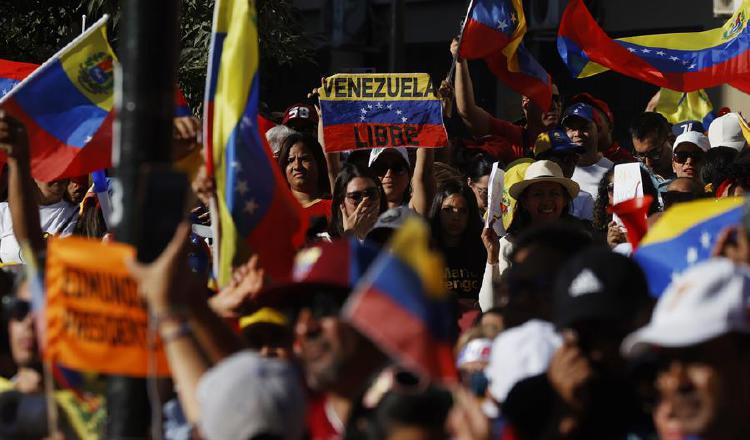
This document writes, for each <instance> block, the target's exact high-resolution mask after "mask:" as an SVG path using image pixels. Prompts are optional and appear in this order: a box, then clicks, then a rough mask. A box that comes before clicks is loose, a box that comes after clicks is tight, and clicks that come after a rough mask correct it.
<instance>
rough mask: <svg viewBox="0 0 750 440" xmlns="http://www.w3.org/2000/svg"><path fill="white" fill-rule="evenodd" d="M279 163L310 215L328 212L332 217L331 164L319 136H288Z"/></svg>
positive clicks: (314, 215)
mask: <svg viewBox="0 0 750 440" xmlns="http://www.w3.org/2000/svg"><path fill="white" fill-rule="evenodd" d="M278 163H279V167H281V171H282V172H283V173H284V177H286V182H287V185H289V189H290V190H292V194H293V195H294V197H295V198H296V199H297V201H298V202H299V203H300V205H302V207H303V208H304V210H305V213H306V214H307V215H308V217H309V218H311V219H312V218H315V217H323V216H325V217H326V218H327V219H329V220H330V217H331V200H330V193H331V188H330V183H329V181H328V166H327V165H326V159H325V156H324V155H323V148H322V147H321V146H320V144H319V143H318V141H317V140H316V139H315V137H313V136H311V135H309V134H300V133H293V134H290V135H289V136H287V138H286V139H285V140H284V142H283V143H282V144H281V149H280V150H279V158H278Z"/></svg>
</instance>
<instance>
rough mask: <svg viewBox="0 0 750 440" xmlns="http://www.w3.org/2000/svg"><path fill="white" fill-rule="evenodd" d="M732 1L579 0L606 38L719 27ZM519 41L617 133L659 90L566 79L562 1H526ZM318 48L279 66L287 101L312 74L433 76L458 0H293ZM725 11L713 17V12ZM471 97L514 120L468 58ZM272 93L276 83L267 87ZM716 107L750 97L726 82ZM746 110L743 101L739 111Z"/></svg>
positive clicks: (455, 25)
mask: <svg viewBox="0 0 750 440" xmlns="http://www.w3.org/2000/svg"><path fill="white" fill-rule="evenodd" d="M736 1H737V0H627V1H623V0H587V1H586V3H587V5H588V6H589V10H590V11H591V12H592V14H593V15H594V16H595V17H596V18H597V20H598V22H599V24H600V25H601V26H602V27H603V28H604V30H605V31H606V32H607V33H608V34H609V35H610V36H611V37H614V38H618V37H625V36H631V35H642V34H653V33H670V32H696V31H702V30H706V29H710V28H714V27H718V26H721V24H722V23H723V22H724V21H725V20H726V19H727V17H728V16H729V15H731V11H732V10H733V7H734V2H736ZM523 3H524V9H525V11H526V19H527V22H528V33H527V36H526V40H525V42H526V45H527V46H528V47H529V48H530V49H531V50H532V51H533V52H534V53H535V54H536V56H537V59H538V60H539V61H540V63H541V64H542V65H544V67H545V68H546V69H547V70H548V72H550V74H551V75H552V76H553V78H554V79H555V81H556V82H557V84H558V85H559V87H560V90H561V92H562V94H563V95H564V96H570V95H572V94H574V93H577V92H579V91H584V90H586V91H590V92H591V93H593V94H594V95H597V96H600V97H602V98H604V99H605V100H606V101H607V102H609V103H610V105H611V106H612V108H613V110H614V112H615V114H616V115H617V117H618V120H617V121H615V124H616V130H617V134H618V137H623V135H624V134H625V131H626V130H627V126H628V123H629V121H630V119H631V118H632V117H633V116H634V115H635V114H636V113H638V112H640V111H641V110H642V109H643V108H644V107H645V105H646V103H647V102H648V101H649V99H650V98H651V96H652V95H653V94H654V93H655V92H656V91H657V88H656V87H654V86H651V85H649V84H645V83H642V82H640V81H636V80H633V79H630V78H627V77H625V76H622V75H620V74H617V73H612V72H608V73H604V74H601V75H597V76H595V77H592V78H588V79H585V80H574V79H572V78H571V76H570V75H569V74H568V72H567V69H566V68H565V66H564V65H563V64H562V61H561V60H560V57H559V55H558V53H557V48H556V45H555V36H556V32H557V27H558V24H559V21H560V16H561V15H562V12H563V10H564V8H565V5H566V4H567V0H524V2H523ZM295 5H296V7H297V8H298V9H299V10H300V13H301V14H302V18H303V22H304V25H305V31H306V32H307V34H308V35H309V37H310V38H311V40H312V41H313V44H314V48H315V51H316V60H317V63H316V64H315V65H309V66H303V67H297V68H296V69H295V71H290V72H282V73H281V74H280V76H279V78H276V79H275V80H276V81H280V82H283V83H284V84H285V87H284V88H283V90H284V93H283V95H285V96H278V97H277V98H278V99H279V100H281V101H284V102H285V104H291V103H293V102H294V101H297V100H300V97H301V96H304V92H305V91H308V90H309V89H311V88H312V87H315V86H316V83H317V81H318V80H317V78H320V77H321V76H326V75H330V74H333V73H337V72H352V71H363V72H366V71H374V72H389V71H400V72H427V73H429V74H430V75H431V76H432V78H433V81H436V82H439V80H440V79H442V78H444V77H445V76H446V74H447V72H448V70H449V69H450V66H451V56H450V53H449V50H448V49H449V43H450V40H451V38H453V37H454V36H456V35H457V34H458V32H459V27H460V23H461V20H463V18H464V16H465V14H466V9H467V5H468V1H465V0H295ZM722 8H723V12H724V13H725V14H727V15H718V16H717V15H716V14H715V12H716V11H718V12H721V11H722ZM471 72H472V78H473V80H474V87H475V93H476V98H477V102H478V103H479V104H480V105H481V106H482V107H484V108H486V109H487V110H488V111H490V112H491V113H493V114H496V115H498V116H500V117H503V118H506V119H515V118H517V117H519V116H520V110H519V105H518V103H519V97H518V95H516V94H515V93H513V92H512V91H510V90H509V89H508V88H507V87H505V86H504V85H503V84H501V83H499V82H498V81H496V80H495V78H494V76H492V75H491V74H490V72H489V71H488V70H487V69H486V67H485V66H484V64H483V63H482V62H481V61H477V62H473V63H472V64H471ZM275 89H276V90H278V88H275ZM709 95H710V96H711V98H712V100H713V103H714V106H715V107H716V108H718V107H721V106H724V105H727V106H730V107H731V108H732V109H733V110H740V111H742V110H745V113H746V114H747V113H750V100H748V96H747V95H745V94H743V93H740V92H738V91H736V90H734V89H732V88H731V87H728V86H726V87H719V88H716V89H714V90H710V91H709ZM745 107H747V108H746V109H745Z"/></svg>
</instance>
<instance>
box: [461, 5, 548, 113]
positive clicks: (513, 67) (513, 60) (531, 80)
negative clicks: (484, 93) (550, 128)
mask: <svg viewBox="0 0 750 440" xmlns="http://www.w3.org/2000/svg"><path fill="white" fill-rule="evenodd" d="M525 34H526V17H525V15H524V13H523V5H522V3H521V0H473V1H472V2H471V4H470V5H469V13H468V15H467V17H466V20H465V22H464V29H463V33H462V37H461V47H460V48H459V56H461V57H462V58H465V59H467V60H474V59H484V60H485V62H486V63H487V67H489V69H490V70H491V71H492V73H493V74H494V75H495V76H497V77H498V78H500V80H501V81H503V82H504V83H505V84H506V85H508V86H509V87H510V88H512V89H513V90H515V91H516V92H518V93H521V94H522V95H525V96H528V97H529V98H530V99H532V100H533V101H534V102H535V103H537V104H538V105H539V106H540V107H541V108H543V109H548V108H549V107H550V105H551V103H552V79H551V78H550V76H549V74H548V73H547V71H546V70H544V68H543V67H542V66H541V65H540V64H539V63H538V62H537V61H536V59H535V58H534V56H533V55H531V53H530V52H529V51H528V50H527V49H526V48H525V47H524V45H523V36H524V35H525Z"/></svg>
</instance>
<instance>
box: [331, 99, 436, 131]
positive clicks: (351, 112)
mask: <svg viewBox="0 0 750 440" xmlns="http://www.w3.org/2000/svg"><path fill="white" fill-rule="evenodd" d="M320 105H321V107H322V110H323V114H324V115H325V117H324V119H323V125H324V126H330V125H339V124H434V125H441V124H442V123H443V117H442V111H441V109H440V101H438V100H435V99H432V100H424V101H386V100H384V101H333V100H321V102H320Z"/></svg>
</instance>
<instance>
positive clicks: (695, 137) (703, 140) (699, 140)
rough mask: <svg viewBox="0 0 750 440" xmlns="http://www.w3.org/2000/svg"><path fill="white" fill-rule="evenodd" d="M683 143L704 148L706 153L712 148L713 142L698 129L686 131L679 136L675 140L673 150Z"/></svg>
mask: <svg viewBox="0 0 750 440" xmlns="http://www.w3.org/2000/svg"><path fill="white" fill-rule="evenodd" d="M683 143H689V144H693V145H695V146H696V147H698V148H700V149H701V150H703V152H704V153H705V152H706V151H708V150H709V148H711V142H709V141H708V138H707V137H706V135H705V134H703V133H700V132H697V131H686V132H685V133H682V134H681V135H679V136H677V139H675V140H674V145H672V151H674V150H676V149H677V147H678V146H679V145H680V144H683Z"/></svg>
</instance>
